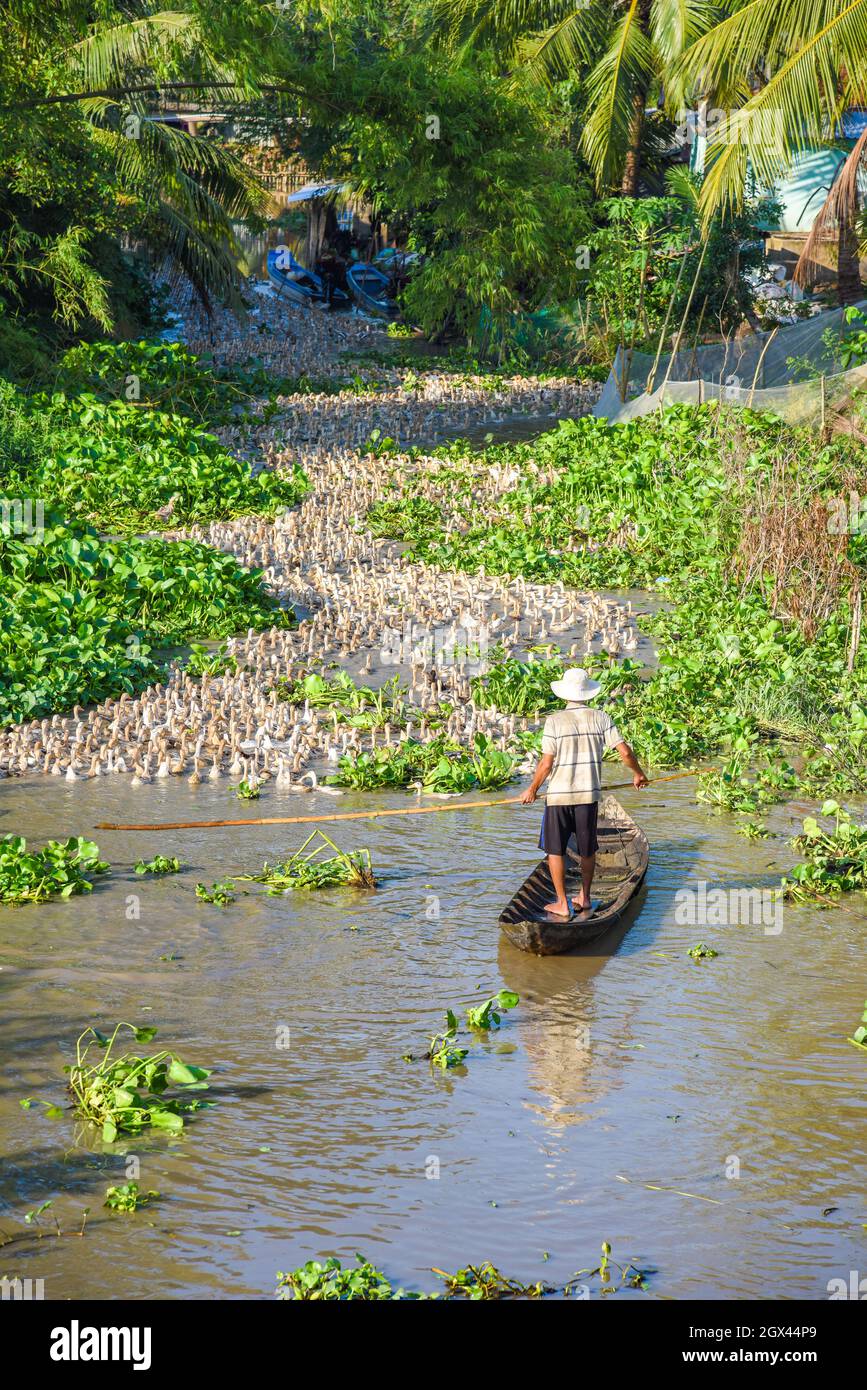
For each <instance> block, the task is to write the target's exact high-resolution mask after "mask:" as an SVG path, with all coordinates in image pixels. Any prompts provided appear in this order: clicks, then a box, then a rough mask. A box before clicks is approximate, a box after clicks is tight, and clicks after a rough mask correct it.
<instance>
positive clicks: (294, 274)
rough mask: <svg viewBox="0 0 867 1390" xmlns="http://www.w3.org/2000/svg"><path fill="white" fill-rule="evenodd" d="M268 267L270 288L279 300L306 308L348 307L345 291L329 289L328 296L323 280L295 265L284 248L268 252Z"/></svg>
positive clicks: (299, 265)
mask: <svg viewBox="0 0 867 1390" xmlns="http://www.w3.org/2000/svg"><path fill="white" fill-rule="evenodd" d="M267 266H268V279H269V280H270V282H271V284H272V285H273V286H274V288H275V289H276V290H277V292H278V293H279V294H280V296H281V298H283V299H290V300H291V301H292V302H293V303H294V304H303V305H305V306H306V307H308V308H309V306H310V305H311V304H319V305H322V306H325V307H327V306H328V305H329V304H331V305H333V306H334V307H337V306H338V305H344V304H348V303H349V296H348V295H347V293H346V291H345V290H342V289H340V288H339V286H337V285H334V286H332V287H331V291H330V294H329V287H328V286H327V285H326V283H325V281H324V280H323V278H322V276H321V275H317V273H316V271H315V270H308V269H307V267H306V266H303V265H302V264H301V262H300V261H297V260H296V259H295V257H294V256H293V254H292V252H291V251H290V250H289V248H288V247H287V246H282V247H277V248H276V249H274V250H271V251H269V252H268V256H267Z"/></svg>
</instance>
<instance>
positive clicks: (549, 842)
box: [521, 666, 647, 917]
mask: <svg viewBox="0 0 867 1390" xmlns="http://www.w3.org/2000/svg"><path fill="white" fill-rule="evenodd" d="M551 689H552V690H553V692H554V694H555V695H556V696H557V697H558V699H560V700H565V701H566V708H565V709H564V710H558V711H557V713H556V714H550V715H549V716H548V718H547V719H546V720H545V728H544V730H543V731H542V756H541V758H540V759H539V764H538V766H537V768H536V772H535V775H534V777H533V780H532V782H531V783H530V785H529V787H528V788H527V790H526V791H525V792H524V794H523V796H522V797H521V800H522V802H523V803H524V804H525V805H527V806H528V805H530V803H531V802H533V801H535V800H536V797H537V795H538V792H539V788H540V787H541V785H542V783H543V782H544V781H545V778H546V777H547V776H548V775H549V774H550V776H551V781H550V783H549V785H548V793H547V797H546V806H545V814H544V816H543V817H542V833H541V835H540V836H539V848H540V849H541V850H544V852H545V853H546V854H547V856H548V869H549V871H550V874H551V881H552V883H553V884H554V892H555V893H556V894H557V897H556V899H555V901H554V902H552V903H546V905H545V910H546V912H550V913H551V914H552V915H554V916H557V917H570V916H571V915H572V913H571V909H570V906H569V902H568V899H567V897H566V846H567V845H568V843H569V840H570V839H571V837H572V835H573V834H574V836H575V840H576V845H577V849H578V855H579V858H580V860H581V892H580V894H579V895H578V897H576V898H573V899H572V902H573V905H574V906H575V907H576V908H577V910H578V911H579V912H589V911H590V905H591V904H590V886H591V884H592V882H593V873H594V871H595V868H596V851H597V849H598V847H599V845H598V841H597V839H596V820H597V816H598V813H599V797H600V794H601V790H602V754H603V753H604V752H605V750H606V748H616V749H617V752H618V753H619V755H620V757H621V758H622V759H623V761H624V762H625V763H626V766H627V767H628V768H629V769H630V771H631V772H632V773H633V774H634V776H633V778H632V781H633V785H634V786H635V787H646V786H647V778H646V776H645V775H644V772H643V771H642V769H641V766H640V764H639V762H638V760H637V758H636V757H635V754H634V753H633V751H632V749H631V748H630V746H629V744H628V743H627V742H626V740H625V739H624V738H623V736H622V734H621V733H620V731H619V729H618V728H617V726H616V725H615V723H614V720H613V719H612V718H611V715H610V714H606V713H605V711H604V710H601V709H591V708H590V707H589V705H588V704H587V701H588V700H592V699H593V697H594V695H598V694H599V692H600V690H601V689H602V687H601V685H600V684H599V682H598V681H594V680H591V678H590V676H589V675H588V674H587V672H586V671H584V670H582V669H581V667H580V666H573V667H571V668H570V670H568V671H566V672H564V674H563V679H562V680H559V681H552V682H551Z"/></svg>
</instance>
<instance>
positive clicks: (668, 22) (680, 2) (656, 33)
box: [650, 0, 719, 69]
mask: <svg viewBox="0 0 867 1390" xmlns="http://www.w3.org/2000/svg"><path fill="white" fill-rule="evenodd" d="M718 14H719V8H718V6H717V5H716V4H714V3H713V0H655V3H654V6H653V9H652V11H651V16H650V36H651V39H652V41H653V46H654V48H655V49H656V52H657V54H658V56H659V58H660V60H661V62H662V65H663V68H664V69H668V68H670V67H671V66H672V65H673V64H674V63H675V62H676V61H677V59H678V58H680V56H681V54H682V53H683V52H684V50H685V49H686V48H688V47H689V46H690V45H691V44H694V43H696V42H697V40H698V39H699V38H700V37H701V36H702V34H706V33H707V31H708V29H711V28H712V27H713V25H714V23H715V22H716V19H717V17H718Z"/></svg>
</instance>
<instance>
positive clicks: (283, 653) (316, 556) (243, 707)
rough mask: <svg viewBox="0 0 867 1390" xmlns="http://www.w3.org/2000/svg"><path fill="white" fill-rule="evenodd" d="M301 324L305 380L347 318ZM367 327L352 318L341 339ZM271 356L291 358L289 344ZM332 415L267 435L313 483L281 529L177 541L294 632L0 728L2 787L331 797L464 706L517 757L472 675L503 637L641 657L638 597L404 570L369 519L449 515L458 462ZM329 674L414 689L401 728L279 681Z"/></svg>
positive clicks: (457, 418)
mask: <svg viewBox="0 0 867 1390" xmlns="http://www.w3.org/2000/svg"><path fill="white" fill-rule="evenodd" d="M264 303H265V301H264V300H263V304H264ZM273 312H274V311H273V309H271V308H270V306H269V313H273ZM189 313H190V308H189V306H186V311H185V322H186V323H187V335H186V336H187V340H188V341H191V343H192V345H193V346H194V347H197V348H198V349H199V350H201V348H202V344H201V343H200V342H199V341H198V338H199V336H200V335H198V334H197V333H196V332H192V333H191V332H190V330H189V321H188V315H189ZM290 315H291V311H290V310H289V309H288V308H287V307H286V306H283V305H280V306H279V318H278V320H277V321H276V322H277V323H278V324H279V325H280V332H282V333H283V334H285V333H286V331H287V327H288V326H289V324H291V328H292V331H293V335H294V338H293V341H294V346H295V348H296V349H300V345H303V344H306V351H307V357H306V363H307V366H306V370H309V368H310V364H311V361H316V362H317V366H319V367H321V364H322V360H323V357H322V353H321V350H322V339H321V335H322V334H323V332H325V331H326V330H328V331H329V332H331V333H332V334H333V332H334V331H335V329H334V325H335V323H336V322H337V321H336V320H334V319H332V318H329V317H326V316H324V315H322V316H320V315H316V314H313V313H309V312H308V313H304V312H303V311H301V312H298V313H297V314H295V315H293V316H291V318H290ZM287 320H288V321H289V322H288V324H287ZM359 322H362V321H353V320H348V321H347V324H346V325H345V326H344V327H343V328H342V329H341V330H340V331H342V332H346V331H347V326H348V327H350V328H351V327H352V325H353V324H357V323H359ZM368 327H369V326H368V325H366V324H364V330H365V332H366V331H367V330H368ZM273 331H276V328H275V326H274V325H272V332H273ZM251 336H252V337H253V338H254V341H251ZM264 336H266V335H263V334H260V332H259V330H258V326H257V327H253V328H252V329H250V328H248V337H247V343H246V350H245V351H244V352H243V353H241V349H240V347H238V345H237V343H236V340H235V338H232V340H231V341H230V342H228V347H227V348H226V352H227V353H228V354H229V356H230V357H231V356H232V355H234V354H235V353H236V352H237V353H238V354H239V355H243V356H244V357H247V356H249V355H251V353H256V354H257V355H258V356H260V357H263V356H266V355H267V353H263V351H262V344H263V337H264ZM369 336H370V335H369V333H368V337H369ZM235 337H237V333H236V335H235ZM227 341H228V340H227ZM268 350H269V351H273V353H274V355H275V356H279V351H280V350H279V347H278V346H276V345H275V346H273V348H269V349H268ZM279 369H280V370H284V368H283V367H280V368H279ZM450 389H451V388H450ZM357 404H358V401H357V398H356V405H357ZM365 404H366V405H367V403H365ZM404 408H405V409H406V410H407V411H408V412H409V416H408V419H409V424H408V428H409V429H412V428H414V426H413V424H412V418H413V417H412V412H413V410H414V411H415V412H416V414H415V417H414V418H415V420H416V422H417V424H418V423H420V422H422V421H424V419H425V412H426V411H427V410H428V409H429V408H430V407H429V394H428V390H427V389H426V390H425V392H423V393H418V397H417V398H416V397H415V393H414V396H413V398H412V399H410V400H409V401H408V402H407V403H406V404H405V406H404ZM467 408H468V407H467V405H466V400H465V399H464V398H463V397H461V395H460V393H459V392H458V391H456V390H455V393H454V396H451V395H449V396H447V397H445V398H444V399H441V400H440V402H439V404H438V406H437V410H438V412H439V414H440V417H441V420H442V421H443V424H444V427H445V428H454V427H455V425H457V428H458V429H459V428H460V425H461V423H462V422H463V421H464V420H465V418H466V415H465V412H466V409H467ZM585 409H586V405H585ZM289 418H290V425H289V431H291V417H289ZM316 418H317V416H316V412H315V411H313V412H312V413H311V414H309V415H308V417H307V423H306V425H305V429H306V430H309V431H312V427H313V423H314V422H315V420H316ZM319 418H320V420H321V422H322V423H323V424H325V425H326V428H324V429H323V431H322V436H321V437H320V438H318V439H317V438H305V439H304V441H303V442H302V443H301V444H299V443H298V442H297V435H296V434H294V433H290V432H289V431H287V427H286V417H284V416H282V415H281V416H278V417H276V418H275V419H274V420H272V421H271V422H270V424H269V425H268V426H267V427H266V426H265V425H264V424H263V426H262V431H263V432H264V431H265V430H266V429H268V430H270V438H265V437H264V434H263V438H262V440H261V444H262V446H263V451H264V452H263V455H262V457H263V459H264V464H265V466H268V467H275V468H280V467H281V466H284V465H287V464H291V463H293V462H294V463H300V464H301V466H302V467H303V468H304V470H305V472H306V473H307V476H308V477H309V479H310V483H311V487H310V491H309V492H308V493H307V494H306V496H305V498H304V500H303V501H302V502H301V504H300V505H299V506H298V507H296V508H294V509H292V510H291V511H287V512H286V513H284V514H283V515H282V516H279V517H278V518H276V519H275V520H273V521H270V520H264V519H262V518H259V517H250V518H243V519H240V520H234V521H220V522H213V523H210V524H208V525H203V526H196V527H192V528H190V529H188V530H185V531H183V532H175V533H169V535H170V537H171V538H174V539H179V538H181V537H182V536H184V537H190V538H193V539H196V540H199V541H203V542H205V543H207V544H209V545H212V546H214V547H216V548H218V549H220V550H223V551H226V552H229V553H231V554H232V555H234V556H235V557H236V558H237V559H238V561H239V562H240V563H241V564H243V565H246V566H250V567H255V568H259V569H262V570H263V572H264V573H263V582H264V583H265V584H266V585H267V586H268V587H269V589H270V590H271V592H272V593H273V594H274V595H275V596H276V597H277V599H278V601H279V603H280V604H281V605H282V606H284V607H292V608H294V609H295V610H296V612H297V613H298V615H299V617H300V618H301V621H300V622H299V623H298V625H297V626H296V627H294V628H291V629H284V628H272V629H271V630H269V631H265V632H255V631H253V630H252V629H251V630H250V631H249V632H248V633H247V634H246V636H242V637H237V638H235V639H232V640H230V641H229V642H228V644H227V654H228V655H229V656H231V657H232V658H234V663H233V668H232V669H228V670H226V671H225V672H224V673H223V674H221V675H218V676H212V677H202V678H198V677H196V678H194V677H192V676H190V675H189V674H187V672H186V671H185V670H184V669H183V668H182V666H181V665H179V664H173V666H172V667H171V669H170V672H169V674H168V676H167V679H166V681H165V683H164V684H159V685H154V686H152V687H150V688H149V689H147V690H145V691H144V692H142V693H141V694H140V695H137V696H130V695H128V694H122V695H120V696H119V697H118V698H117V699H109V700H106V701H105V702H104V703H102V704H100V705H99V706H96V707H93V708H89V709H83V708H81V707H79V706H76V707H75V708H74V709H73V710H72V712H71V713H70V714H67V715H59V714H56V715H54V716H52V717H50V718H45V719H42V720H36V721H33V722H31V723H29V724H21V725H17V726H14V727H10V728H7V729H6V730H4V731H2V732H0V775H3V774H6V775H12V776H15V775H22V774H27V773H30V774H33V773H43V774H48V775H53V776H56V777H63V778H65V779H66V780H68V781H77V780H79V779H82V778H91V777H99V776H104V775H111V774H115V773H119V774H126V775H128V776H129V778H130V782H131V785H132V786H140V785H142V784H145V783H147V782H149V781H151V780H152V779H159V778H163V777H170V776H183V777H186V778H187V779H188V780H189V781H190V782H191V783H193V784H194V785H195V784H196V783H198V782H200V781H201V780H203V779H205V778H207V779H210V780H215V779H218V778H220V777H223V776H229V777H233V778H246V779H247V780H248V781H249V782H251V783H252V784H255V783H256V782H261V781H265V780H268V779H274V782H275V785H277V786H280V787H283V788H286V789H290V790H291V789H294V790H297V791H311V790H315V789H318V790H319V791H326V790H331V791H333V789H329V788H325V787H324V786H323V785H322V783H321V777H322V773H323V771H328V770H331V769H333V765H334V764H335V763H336V762H337V761H338V760H339V758H340V757H341V756H342V755H343V754H346V753H352V752H359V751H362V750H369V749H371V748H373V747H378V746H382V745H383V744H385V745H389V744H393V743H396V742H398V741H400V739H402V738H406V737H412V738H415V739H418V740H421V741H430V740H432V739H433V738H435V737H437V736H438V734H440V733H441V732H443V730H442V729H441V728H439V727H438V728H433V727H432V726H431V723H430V720H431V718H432V716H433V715H434V712H435V710H436V707H437V706H438V705H439V704H440V703H441V702H443V701H448V702H449V703H450V704H452V705H453V710H452V712H451V713H450V714H449V715H448V719H447V721H446V726H445V732H447V733H448V734H449V735H450V736H451V737H452V738H454V739H456V740H457V741H459V742H460V743H462V744H467V743H469V742H470V741H471V740H472V738H473V736H474V735H475V734H476V733H484V734H486V735H487V736H489V737H490V738H492V739H493V740H494V742H495V744H496V745H497V746H500V747H503V748H506V747H507V746H508V745H509V741H510V740H511V739H512V737H513V736H514V734H515V733H516V731H517V730H518V729H519V728H521V727H524V728H526V727H527V721H526V720H521V719H517V718H516V717H515V716H512V715H504V714H501V713H498V712H497V710H496V709H494V708H485V707H484V704H483V703H479V702H477V701H475V700H474V699H473V697H472V691H471V678H472V676H473V675H475V674H477V673H479V672H480V671H483V670H484V656H485V651H486V649H487V648H488V647H489V646H490V645H491V644H493V643H498V644H500V645H501V646H502V647H503V648H504V649H505V650H506V652H507V653H510V654H522V653H523V652H525V651H526V650H527V649H528V648H530V647H534V646H541V645H544V644H545V643H546V642H553V643H555V644H556V645H557V646H558V647H560V648H563V649H566V647H567V646H568V647H569V654H570V656H573V657H577V656H579V655H584V654H585V653H587V652H588V651H592V650H601V649H603V648H604V649H605V650H606V651H608V652H609V653H612V654H616V653H617V652H618V651H632V650H634V649H635V646H636V645H637V642H638V636H637V632H636V627H635V619H634V615H633V613H632V608H631V605H630V604H629V603H628V602H620V601H618V600H612V599H606V598H603V597H601V596H598V595H583V596H582V595H580V594H578V593H577V592H575V591H573V590H569V589H566V588H565V587H564V586H563V585H562V584H560V583H554V584H532V583H529V582H527V581H525V580H523V579H516V580H512V581H508V580H506V579H503V578H499V577H496V576H492V575H487V574H485V572H484V571H480V572H479V573H477V574H475V575H469V574H463V573H449V572H444V571H441V570H439V569H437V568H436V567H433V566H430V565H426V564H422V563H408V562H407V561H406V560H405V558H404V557H403V556H402V554H401V553H400V547H399V546H398V545H396V544H395V543H394V542H392V541H388V540H382V539H378V538H376V537H375V536H374V535H373V534H372V533H371V531H370V529H369V528H368V526H367V524H366V522H365V518H366V516H367V513H368V510H369V509H370V507H371V506H372V505H373V504H374V503H375V502H377V501H379V500H381V499H382V498H383V497H384V496H386V495H388V496H393V495H394V491H393V489H394V486H395V479H397V480H398V486H400V487H403V488H408V489H411V490H412V492H413V495H415V496H427V497H431V498H434V497H436V499H437V501H438V504H439V505H442V504H443V497H444V496H446V497H448V493H449V489H448V486H447V485H446V480H440V479H439V474H440V473H441V472H442V470H443V468H444V467H445V466H446V465H445V464H444V463H443V462H442V461H440V460H437V459H434V458H428V457H424V456H419V455H414V456H402V455H395V454H393V453H392V454H390V455H389V456H387V457H377V456H376V455H374V454H371V453H367V454H365V453H361V452H359V451H357V450H356V449H353V448H352V447H351V443H352V439H351V438H350V439H349V440H346V439H344V440H343V442H342V443H338V442H337V440H336V439H335V437H334V435H333V433H332V431H331V429H330V428H328V427H327V426H328V425H331V426H333V424H334V420H335V416H334V415H322V416H320V417H319ZM380 427H381V426H380ZM287 434H288V439H287ZM471 472H472V503H473V507H474V508H478V514H479V515H482V514H484V512H485V510H486V509H489V508H490V506H491V505H492V504H493V502H494V501H495V499H496V497H497V496H498V495H499V494H500V493H502V492H503V491H505V490H506V489H507V488H508V487H509V486H511V482H512V480H511V479H510V475H509V473H508V472H507V471H504V470H502V469H491V468H490V467H485V466H483V465H481V464H480V465H478V466H471ZM543 477H544V475H543V474H542V473H541V472H540V479H543ZM459 524H461V517H460V514H459V513H458V512H457V511H456V510H455V511H454V512H453V513H452V511H451V510H450V511H449V512H448V513H447V526H449V527H456V526H458V525H459ZM329 667H340V668H341V669H343V670H345V671H347V672H348V673H349V674H351V675H352V676H353V677H354V679H355V680H356V681H360V682H362V683H364V684H366V685H370V686H373V687H374V688H376V687H378V686H381V685H383V684H384V683H385V682H386V681H387V680H389V679H390V678H391V677H393V676H398V677H399V679H400V682H401V683H402V684H403V685H404V687H405V693H404V694H403V699H404V702H405V704H404V708H403V710H402V718H401V720H400V726H399V724H398V721H397V720H395V722H394V723H389V722H383V723H381V725H380V726H379V727H375V728H361V727H357V726H353V725H350V724H348V723H347V722H346V720H345V718H343V717H342V716H341V714H340V712H339V711H338V710H336V709H327V708H326V709H316V708H311V707H310V705H309V703H307V702H304V703H297V704H296V703H291V702H287V701H286V700H285V699H284V698H283V694H284V692H285V684H284V683H286V682H292V681H293V680H295V679H296V678H298V677H299V676H301V675H304V674H306V673H308V672H310V671H311V670H313V671H316V672H320V671H323V670H324V672H325V674H326V675H327V674H329V670H328V668H329ZM331 674H333V671H332V672H331Z"/></svg>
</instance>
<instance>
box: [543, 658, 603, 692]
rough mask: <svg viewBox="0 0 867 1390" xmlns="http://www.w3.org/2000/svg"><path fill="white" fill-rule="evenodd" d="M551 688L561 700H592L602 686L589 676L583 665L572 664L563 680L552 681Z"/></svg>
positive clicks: (565, 672)
mask: <svg viewBox="0 0 867 1390" xmlns="http://www.w3.org/2000/svg"><path fill="white" fill-rule="evenodd" d="M551 689H552V690H553V692H554V694H555V695H556V696H557V697H558V698H559V699H561V700H592V699H593V696H594V695H598V694H599V692H600V690H601V689H602V686H601V685H600V684H599V682H598V681H594V680H592V679H591V678H590V676H588V674H587V672H586V671H585V670H584V669H583V667H581V666H570V668H569V670H568V671H564V672H563V679H562V680H561V681H552V682H551Z"/></svg>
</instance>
